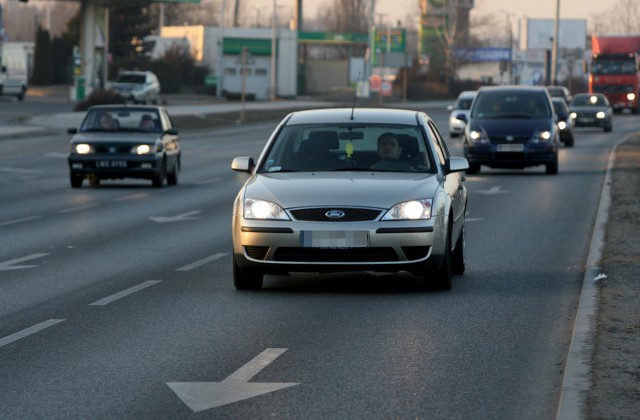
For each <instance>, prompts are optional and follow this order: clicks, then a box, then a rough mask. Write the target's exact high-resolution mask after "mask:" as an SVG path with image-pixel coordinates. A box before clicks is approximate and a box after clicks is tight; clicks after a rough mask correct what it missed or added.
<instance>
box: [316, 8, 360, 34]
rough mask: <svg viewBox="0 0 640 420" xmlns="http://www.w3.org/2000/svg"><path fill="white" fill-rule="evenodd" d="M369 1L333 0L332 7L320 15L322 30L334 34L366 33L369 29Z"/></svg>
mask: <svg viewBox="0 0 640 420" xmlns="http://www.w3.org/2000/svg"><path fill="white" fill-rule="evenodd" d="M370 3H371V0H333V7H327V8H326V9H325V10H324V12H323V13H322V21H323V23H324V25H323V26H324V29H325V30H327V31H335V32H358V33H366V32H367V31H368V29H369V19H367V16H369V4H370Z"/></svg>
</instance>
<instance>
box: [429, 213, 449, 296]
mask: <svg viewBox="0 0 640 420" xmlns="http://www.w3.org/2000/svg"><path fill="white" fill-rule="evenodd" d="M451 223H452V222H449V229H448V232H447V240H446V244H445V247H444V256H443V258H442V263H441V264H440V268H438V269H437V270H436V271H435V273H433V274H432V275H431V274H430V273H427V274H425V275H424V276H423V282H424V285H425V287H433V288H434V289H436V290H451V276H452V271H453V264H452V261H451V260H452V258H451Z"/></svg>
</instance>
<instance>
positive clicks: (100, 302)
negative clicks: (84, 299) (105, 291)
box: [89, 280, 160, 306]
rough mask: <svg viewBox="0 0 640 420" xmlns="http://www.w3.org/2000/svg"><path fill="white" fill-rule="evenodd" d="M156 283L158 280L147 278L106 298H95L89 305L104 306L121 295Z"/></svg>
mask: <svg viewBox="0 0 640 420" xmlns="http://www.w3.org/2000/svg"><path fill="white" fill-rule="evenodd" d="M156 283H160V280H149V281H145V282H144V283H140V284H139V285H137V286H133V287H130V288H128V289H125V290H123V291H121V292H118V293H114V294H112V295H111V296H107V297H106V298H103V299H100V300H96V301H95V302H93V303H90V304H89V306H91V305H93V306H104V305H108V304H110V303H111V302H113V301H115V300H118V299H122V298H123V297H126V296H129V295H130V294H133V293H135V292H139V291H140V290H142V289H146V288H147V287H150V286H153V285H154V284H156Z"/></svg>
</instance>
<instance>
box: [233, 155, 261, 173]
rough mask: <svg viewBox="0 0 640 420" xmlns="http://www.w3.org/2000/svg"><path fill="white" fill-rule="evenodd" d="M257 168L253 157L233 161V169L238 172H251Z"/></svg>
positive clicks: (243, 157) (238, 158)
mask: <svg viewBox="0 0 640 420" xmlns="http://www.w3.org/2000/svg"><path fill="white" fill-rule="evenodd" d="M255 166H256V164H255V162H254V161H253V158H252V157H251V156H241V157H237V158H235V159H233V161H232V162H231V169H233V170H234V171H238V172H251V170H252V169H253V168H254V167H255Z"/></svg>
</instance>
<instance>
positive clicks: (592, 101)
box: [571, 95, 607, 107]
mask: <svg viewBox="0 0 640 420" xmlns="http://www.w3.org/2000/svg"><path fill="white" fill-rule="evenodd" d="M571 105H572V106H598V107H602V106H607V104H606V100H605V99H604V97H602V96H599V95H579V96H576V97H575V98H573V101H571Z"/></svg>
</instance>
